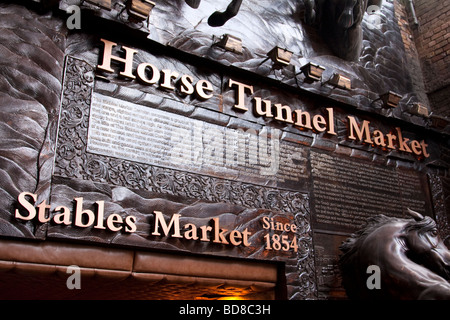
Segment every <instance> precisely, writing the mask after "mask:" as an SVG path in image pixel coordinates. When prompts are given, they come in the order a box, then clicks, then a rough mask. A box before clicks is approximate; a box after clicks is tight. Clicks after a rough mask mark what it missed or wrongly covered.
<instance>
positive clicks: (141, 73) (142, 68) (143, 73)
mask: <svg viewBox="0 0 450 320" xmlns="http://www.w3.org/2000/svg"><path fill="white" fill-rule="evenodd" d="M148 68H149V69H150V70H151V73H152V77H151V78H150V79H149V78H148V77H147V70H148ZM136 73H137V76H138V79H139V80H141V81H142V82H144V83H145V84H155V83H157V82H158V81H159V78H160V73H159V70H158V69H157V68H156V67H155V66H154V65H152V64H151V63H141V64H140V65H138V67H137V69H136Z"/></svg>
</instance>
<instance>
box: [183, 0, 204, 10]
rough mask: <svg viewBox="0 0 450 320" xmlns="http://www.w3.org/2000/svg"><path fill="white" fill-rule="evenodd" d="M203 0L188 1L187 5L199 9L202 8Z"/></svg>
mask: <svg viewBox="0 0 450 320" xmlns="http://www.w3.org/2000/svg"><path fill="white" fill-rule="evenodd" d="M201 1H202V0H186V3H187V5H188V6H190V7H191V8H194V9H197V8H198V7H199V6H200V2H201Z"/></svg>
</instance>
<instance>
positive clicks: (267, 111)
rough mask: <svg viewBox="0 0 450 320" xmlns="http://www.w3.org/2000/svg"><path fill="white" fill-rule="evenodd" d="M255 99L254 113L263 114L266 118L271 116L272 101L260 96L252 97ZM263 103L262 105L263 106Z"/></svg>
mask: <svg viewBox="0 0 450 320" xmlns="http://www.w3.org/2000/svg"><path fill="white" fill-rule="evenodd" d="M253 100H254V101H255V109H254V110H255V115H256V116H263V117H266V118H273V114H272V103H271V102H270V100H262V99H261V98H260V97H255V98H253ZM263 105H264V107H263Z"/></svg>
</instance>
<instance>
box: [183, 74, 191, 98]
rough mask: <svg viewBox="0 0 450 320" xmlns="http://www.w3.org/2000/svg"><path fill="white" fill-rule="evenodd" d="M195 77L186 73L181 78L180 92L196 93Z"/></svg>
mask: <svg viewBox="0 0 450 320" xmlns="http://www.w3.org/2000/svg"><path fill="white" fill-rule="evenodd" d="M193 83H194V79H193V78H192V77H191V76H189V75H187V74H185V75H183V76H182V77H181V78H180V92H181V93H183V94H193V93H194V86H193V85H192V84H193Z"/></svg>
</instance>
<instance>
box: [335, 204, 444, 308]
mask: <svg viewBox="0 0 450 320" xmlns="http://www.w3.org/2000/svg"><path fill="white" fill-rule="evenodd" d="M408 212H409V214H410V215H412V216H413V218H414V219H399V218H392V217H387V216H384V215H378V216H375V217H372V218H371V219H369V220H368V222H367V225H366V227H365V228H364V229H362V230H360V231H358V232H357V233H355V234H353V235H352V237H351V238H349V239H347V240H346V241H345V242H343V243H342V245H341V247H340V250H341V251H342V252H343V254H342V255H341V256H340V259H339V266H340V269H341V273H342V283H343V285H344V288H345V289H346V292H347V295H348V297H349V298H350V299H357V300H369V299H370V300H372V299H375V300H394V299H395V300H397V299H398V300H418V299H436V300H449V299H450V283H449V282H448V281H449V280H450V251H449V250H448V249H447V247H446V246H445V245H444V243H443V242H442V241H441V239H440V238H439V237H438V235H437V229H436V223H435V221H434V220H433V219H431V218H430V217H427V216H425V217H424V216H422V215H421V214H419V213H417V212H414V211H412V210H409V209H408ZM369 266H377V268H379V271H380V274H379V280H380V286H379V288H369V286H368V284H367V281H368V278H369V277H370V273H369V274H368V273H367V271H368V268H369Z"/></svg>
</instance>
